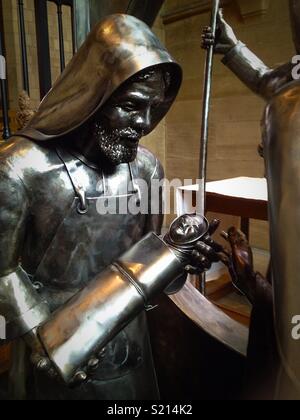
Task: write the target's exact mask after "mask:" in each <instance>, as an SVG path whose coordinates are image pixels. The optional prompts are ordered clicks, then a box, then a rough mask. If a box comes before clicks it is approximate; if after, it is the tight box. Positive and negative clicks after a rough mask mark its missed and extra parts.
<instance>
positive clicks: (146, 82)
mask: <svg viewBox="0 0 300 420" xmlns="http://www.w3.org/2000/svg"><path fill="white" fill-rule="evenodd" d="M166 83H167V82H166V79H165V75H164V74H163V72H162V71H161V70H160V69H155V70H151V71H148V72H147V73H145V74H141V75H139V76H137V77H136V78H135V79H133V80H129V81H128V82H127V83H126V84H125V85H123V86H122V87H121V88H120V89H119V90H118V91H117V92H116V93H115V94H114V95H113V96H112V98H111V99H110V100H109V101H108V103H107V104H106V105H105V106H104V108H102V109H101V111H100V112H99V114H98V115H96V118H95V121H94V123H93V128H92V136H93V143H94V144H95V143H96V144H97V145H98V150H99V152H100V155H101V156H102V157H103V158H105V160H107V161H108V162H109V163H110V164H113V165H119V164H121V163H129V162H132V161H134V160H135V158H136V156H137V152H138V145H139V142H140V140H141V138H142V137H143V136H145V135H147V134H149V133H150V132H151V131H152V130H153V115H154V113H155V111H156V110H157V108H158V107H160V106H161V105H162V104H163V103H164V101H165V90H166Z"/></svg>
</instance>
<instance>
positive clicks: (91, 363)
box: [88, 357, 100, 370]
mask: <svg viewBox="0 0 300 420" xmlns="http://www.w3.org/2000/svg"><path fill="white" fill-rule="evenodd" d="M99 363H100V361H99V359H96V357H94V358H92V359H90V360H89V363H88V368H89V369H91V370H96V369H97V368H98V366H99Z"/></svg>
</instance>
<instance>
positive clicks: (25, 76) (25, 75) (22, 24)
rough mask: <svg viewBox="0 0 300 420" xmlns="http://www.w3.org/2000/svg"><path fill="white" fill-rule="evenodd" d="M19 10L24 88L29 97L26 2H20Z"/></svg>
mask: <svg viewBox="0 0 300 420" xmlns="http://www.w3.org/2000/svg"><path fill="white" fill-rule="evenodd" d="M18 8H19V25H20V40H21V52H22V68H23V88H24V90H26V92H27V93H28V95H29V94H30V92H29V75H28V60H27V45H26V30H25V19H24V1H23V0H18Z"/></svg>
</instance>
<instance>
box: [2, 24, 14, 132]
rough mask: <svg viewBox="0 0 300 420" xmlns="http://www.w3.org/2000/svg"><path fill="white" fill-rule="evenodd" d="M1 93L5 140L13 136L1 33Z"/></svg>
mask: <svg viewBox="0 0 300 420" xmlns="http://www.w3.org/2000/svg"><path fill="white" fill-rule="evenodd" d="M0 91H1V105H2V116H3V136H2V138H3V139H4V140H7V139H9V137H10V136H11V132H10V127H9V116H8V95H7V80H6V60H5V57H4V55H3V40H2V33H1V32H0Z"/></svg>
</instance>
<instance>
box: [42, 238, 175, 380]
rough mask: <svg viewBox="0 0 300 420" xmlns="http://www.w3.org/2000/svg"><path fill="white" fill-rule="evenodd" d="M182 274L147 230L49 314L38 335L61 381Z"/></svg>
mask: <svg viewBox="0 0 300 420" xmlns="http://www.w3.org/2000/svg"><path fill="white" fill-rule="evenodd" d="M119 266H120V267H121V268H122V269H121V270H120V269H119V268H118V267H119ZM182 274H183V268H182V266H181V263H180V262H179V260H178V259H177V258H176V256H175V254H174V253H173V252H172V251H170V250H169V248H168V246H167V245H166V244H165V243H164V242H163V241H162V240H161V239H160V238H159V237H158V236H156V235H155V234H154V233H151V234H149V235H147V236H146V237H145V238H144V239H142V240H141V241H140V242H138V244H137V245H135V246H134V247H133V248H132V249H130V251H129V252H127V253H126V254H124V255H123V256H122V257H121V258H120V259H119V260H118V261H117V263H116V265H111V266H110V267H108V268H107V269H106V270H105V271H103V272H102V273H101V274H99V275H98V276H97V277H96V278H95V279H94V280H93V281H92V282H91V283H90V284H89V285H88V286H87V287H86V288H85V289H84V290H82V291H81V292H80V293H79V294H77V295H76V296H75V297H74V298H73V299H71V300H70V301H69V302H68V303H67V304H66V305H64V306H63V307H62V308H61V309H59V310H58V311H57V312H56V313H55V314H53V316H52V317H51V319H50V320H49V321H47V322H46V323H45V324H44V325H43V326H41V327H40V328H39V337H40V339H41V341H42V343H43V346H44V349H45V350H46V352H47V354H48V356H49V358H50V359H51V361H52V362H53V363H54V364H55V366H56V368H57V370H58V372H59V373H60V375H61V377H62V378H63V379H64V381H65V382H66V383H69V382H71V380H72V379H73V377H74V375H75V374H76V373H77V372H78V370H81V371H82V370H84V369H85V368H86V365H87V362H88V361H89V360H90V358H92V357H95V356H96V355H97V352H99V351H100V350H101V349H102V348H103V347H105V346H106V344H107V343H108V342H109V341H111V340H112V339H113V338H114V337H115V336H116V335H117V334H118V333H119V332H120V331H121V330H122V329H123V328H124V327H125V326H126V325H127V324H128V323H129V322H130V321H132V320H133V319H134V318H135V317H136V316H137V315H138V314H139V313H140V312H141V311H143V309H144V307H145V304H146V305H147V303H148V302H149V301H150V300H151V299H152V298H154V297H155V296H157V295H158V294H159V293H161V292H163V291H164V290H165V288H166V287H167V286H168V285H169V284H170V283H172V282H173V281H174V280H176V279H177V278H178V277H179V276H182Z"/></svg>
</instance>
